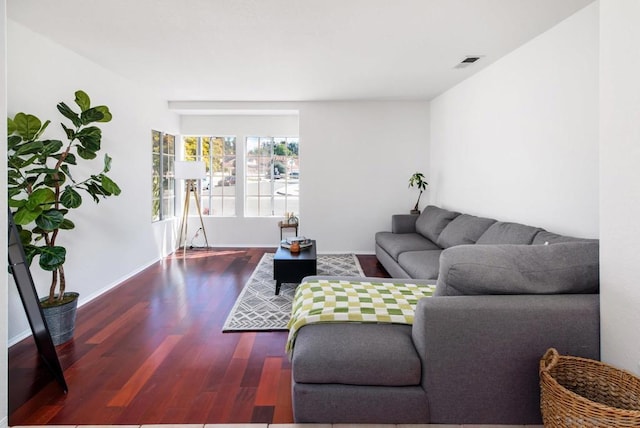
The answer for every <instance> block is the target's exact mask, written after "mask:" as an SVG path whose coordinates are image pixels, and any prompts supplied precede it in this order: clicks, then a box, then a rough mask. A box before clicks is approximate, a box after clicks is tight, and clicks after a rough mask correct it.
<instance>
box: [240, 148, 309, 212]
mask: <svg viewBox="0 0 640 428" xmlns="http://www.w3.org/2000/svg"><path fill="white" fill-rule="evenodd" d="M299 147H300V145H299V142H298V138H297V137H248V138H247V139H246V153H247V157H246V177H247V183H246V199H245V200H246V203H245V214H246V216H247V217H262V216H279V217H282V216H284V215H285V213H288V212H293V213H299V212H300V211H299V210H300V195H299V192H300V190H299V179H300V162H299V158H298V151H299Z"/></svg>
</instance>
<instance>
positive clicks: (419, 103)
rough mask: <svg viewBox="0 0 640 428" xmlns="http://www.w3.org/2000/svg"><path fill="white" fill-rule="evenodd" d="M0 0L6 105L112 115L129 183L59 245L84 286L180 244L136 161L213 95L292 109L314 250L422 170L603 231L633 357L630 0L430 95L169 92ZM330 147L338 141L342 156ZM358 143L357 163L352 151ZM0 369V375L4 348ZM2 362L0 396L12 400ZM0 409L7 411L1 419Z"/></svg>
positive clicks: (441, 182) (521, 208)
mask: <svg viewBox="0 0 640 428" xmlns="http://www.w3.org/2000/svg"><path fill="white" fill-rule="evenodd" d="M8 3H9V4H8V5H7V6H8V9H9V13H8V19H7V20H6V26H5V28H6V31H7V34H6V45H7V46H6V55H5V58H6V59H5V67H3V69H6V70H5V71H4V72H6V80H7V91H6V95H5V96H6V111H4V110H3V113H4V114H3V116H2V117H6V116H7V115H9V116H12V115H14V114H15V113H16V112H19V111H25V112H33V113H37V114H39V115H40V116H42V117H49V118H55V117H56V115H57V112H56V110H55V105H56V103H57V102H59V101H61V100H63V99H65V100H67V101H70V97H71V96H72V94H73V92H74V91H75V90H77V89H83V90H85V91H87V92H88V93H89V94H90V95H91V96H92V98H93V99H95V100H96V101H99V102H100V103H104V104H107V105H109V106H110V108H111V110H112V112H113V114H114V121H113V122H112V123H111V124H109V125H108V126H107V127H106V128H105V147H106V151H107V152H109V154H110V155H111V156H112V157H113V159H114V162H113V172H114V175H115V176H116V177H117V178H118V181H119V182H120V183H121V184H122V186H121V187H122V188H123V193H122V195H121V196H120V197H119V198H117V199H114V200H112V201H108V202H107V203H104V204H101V205H100V207H99V209H98V208H97V207H93V206H87V207H84V208H85V210H84V212H85V214H86V217H84V218H83V219H78V220H77V225H78V228H79V229H80V228H82V229H83V233H82V239H81V240H80V241H81V242H73V243H69V248H70V250H69V251H70V252H77V251H81V252H83V253H84V254H85V255H91V256H92V257H86V258H85V259H83V261H82V262H79V261H78V262H74V261H73V260H70V261H69V271H74V276H73V277H71V278H70V281H73V282H74V284H76V288H79V291H80V292H81V294H82V296H83V299H84V301H89V300H91V299H92V298H94V297H96V296H99V295H100V294H101V293H103V292H104V291H106V290H108V289H110V288H112V287H113V286H115V285H117V284H119V283H120V282H122V281H123V280H124V279H126V278H128V277H130V276H132V275H134V274H135V273H137V272H139V271H141V270H142V269H144V268H145V267H147V266H149V265H151V264H153V263H155V262H156V261H157V260H159V259H160V258H162V257H164V256H166V255H167V254H168V253H170V252H171V251H172V250H173V245H174V243H175V232H174V230H175V227H176V225H175V222H174V221H165V222H160V223H151V221H150V206H151V201H150V192H149V183H148V180H146V178H145V177H147V173H145V172H144V171H148V168H150V130H151V129H160V130H162V131H164V132H169V133H175V134H176V135H180V134H181V133H184V132H185V123H186V122H188V121H189V120H190V119H188V117H189V116H193V115H194V114H195V115H202V114H203V113H202V112H205V111H207V110H218V111H219V110H226V109H227V110H228V109H235V110H237V109H241V110H252V111H255V110H256V109H258V110H269V111H271V112H272V115H274V117H278V114H277V113H278V112H283V111H286V112H291V111H295V112H296V114H297V116H298V120H299V135H300V140H301V144H302V149H301V150H302V151H303V154H302V155H301V156H302V158H303V159H302V161H301V162H302V163H303V166H302V168H303V173H302V174H303V179H302V180H301V192H302V193H303V194H304V195H308V196H307V197H306V198H305V199H304V200H303V202H302V204H301V212H300V217H301V227H302V231H303V233H304V234H307V235H310V236H313V237H315V238H316V239H319V238H321V246H322V251H326V252H341V251H345V252H354V253H358V254H371V253H372V252H373V233H375V232H376V231H378V230H383V229H388V228H389V225H388V222H389V218H390V216H391V214H394V213H397V212H404V211H407V212H408V210H409V209H410V208H411V206H412V201H413V199H414V196H415V193H413V192H412V191H411V190H410V189H407V186H406V182H407V179H408V177H409V176H410V175H411V174H412V173H413V172H415V171H416V170H421V171H424V172H425V173H427V178H428V182H429V190H428V193H427V194H426V198H425V202H429V203H431V204H435V205H440V206H445V207H448V208H452V209H457V210H461V211H464V212H468V213H472V214H475V215H481V216H492V217H496V218H499V219H501V220H505V221H518V222H522V223H527V224H534V225H539V226H541V227H545V228H548V229H549V230H552V231H555V232H559V233H566V234H570V235H576V236H581V237H599V239H600V242H601V295H602V297H601V319H602V358H603V360H604V361H607V362H610V363H612V364H615V365H617V366H620V367H622V368H625V369H627V370H630V371H632V372H634V373H638V370H640V368H639V367H638V364H639V362H640V348H639V346H640V345H638V343H637V341H634V340H629V338H633V337H635V331H636V329H637V328H636V327H637V325H639V323H640V318H639V315H638V311H637V306H638V303H640V294H639V292H638V291H637V287H634V286H633V285H634V279H635V277H636V274H637V273H638V268H637V267H636V266H637V263H636V262H635V257H634V256H635V255H636V254H637V253H638V251H637V250H638V244H637V242H638V239H637V238H638V236H637V235H638V232H637V228H635V227H634V225H635V223H634V222H633V219H635V218H637V215H636V214H638V211H640V205H639V204H638V203H637V201H636V200H635V198H633V197H632V195H633V194H634V193H635V192H634V191H635V190H637V187H638V186H640V184H638V183H640V180H638V178H640V177H638V175H639V174H640V173H638V172H637V171H638V170H637V167H636V165H637V162H636V161H637V159H638V157H639V156H640V154H639V153H638V150H637V149H636V148H635V146H633V145H632V143H633V142H637V140H638V137H639V136H640V135H639V134H638V125H637V111H638V107H639V106H638V100H637V97H634V95H633V94H637V93H638V90H639V89H640V88H638V85H639V84H638V82H637V78H633V77H635V76H637V75H638V71H640V63H639V62H638V58H637V56H635V57H634V56H633V52H636V51H637V43H638V37H639V32H638V30H637V28H634V25H635V24H634V23H635V22H637V20H638V14H639V13H640V11H639V10H638V6H637V5H636V4H635V3H634V2H632V1H629V2H622V1H620V2H606V1H596V2H583V4H584V6H585V7H584V8H576V10H577V9H579V10H577V12H576V13H575V14H572V15H571V16H568V17H566V20H562V22H560V23H559V24H558V25H556V26H553V27H552V28H550V29H549V30H548V31H544V32H542V34H540V35H538V36H537V37H532V38H531V40H530V41H527V42H526V43H524V42H523V43H522V45H521V46H520V47H518V48H517V49H515V50H513V51H512V52H511V53H508V54H507V55H505V56H504V57H502V58H500V59H497V58H496V59H495V62H494V63H492V64H490V65H489V66H487V67H486V68H485V69H483V70H481V71H479V72H478V73H476V74H474V75H473V76H470V77H469V78H468V79H466V80H464V81H462V82H461V83H459V84H458V85H456V86H454V87H452V88H450V89H448V90H447V91H445V92H444V93H442V94H440V95H438V96H436V97H433V98H425V99H413V100H391V101H386V100H385V101H381V100H370V99H360V100H350V101H346V100H322V101H285V100H282V101H272V100H273V98H271V101H262V102H257V101H242V100H238V101H235V102H221V101H207V100H194V101H190V102H189V103H182V102H180V103H178V102H177V101H184V100H180V99H176V98H174V100H176V102H174V103H167V99H162V98H157V97H156V96H155V95H154V94H153V93H150V92H149V91H148V90H146V89H143V88H141V86H140V85H139V84H138V83H136V82H132V81H130V80H128V79H126V78H124V77H122V76H121V75H120V74H118V73H117V72H114V71H112V70H108V69H105V68H104V67H102V66H100V65H99V64H98V63H97V62H95V61H92V60H90V59H87V58H86V57H84V56H82V55H80V54H78V53H76V52H74V51H73V50H71V49H70V48H68V47H65V46H64V45H61V44H59V43H57V42H54V41H52V40H51V39H49V38H47V37H45V36H42V35H40V34H38V33H37V32H36V31H34V30H33V29H30V28H29V27H28V26H26V25H24V24H23V23H19V22H17V21H15V20H14V19H12V16H11V13H10V11H11V7H12V6H13V5H12V4H11V2H8ZM3 9H4V8H3ZM3 45H4V44H3ZM514 48H515V46H514ZM468 53H473V52H468ZM156 60H157V59H156ZM458 60H459V59H458ZM481 61H482V59H481ZM168 62H169V63H171V61H168ZM34 64H36V66H34ZM453 65H454V64H452V65H451V66H452V67H453ZM454 71H456V72H457V71H458V70H452V72H454ZM463 72H464V71H463ZM470 74H471V73H470ZM632 76H633V77H632ZM167 84H168V85H170V82H168V83H167ZM2 104H3V108H4V104H5V103H2ZM189 110H190V111H189ZM54 123H55V122H54ZM212 132H215V130H214V131H212ZM4 147H6V145H4ZM395 147H399V148H400V149H395V150H394V148H395ZM336 152H340V153H343V154H344V155H345V156H343V157H340V158H339V159H338V160H336V158H335V156H333V154H335V153H336ZM363 154H366V157H364V159H365V161H364V162H358V161H356V159H358V158H357V157H358V156H362V155H363ZM141 168H142V173H141V172H140V171H141ZM327 169H330V170H331V171H340V173H339V174H336V176H334V177H332V178H330V179H331V180H334V181H333V183H335V185H332V186H331V192H327V191H326V188H327V187H326V186H327V180H326V179H325V175H326V174H325V172H326V171H327ZM332 175H333V174H332ZM141 177H143V178H142V179H141ZM362 177H366V179H365V180H363V179H362ZM344 183H349V186H344V185H343V184H344ZM141 201H142V202H141ZM3 213H4V211H3ZM278 220H279V219H251V221H250V220H249V219H211V218H210V219H207V225H208V227H210V230H208V234H209V236H210V239H211V241H210V242H211V245H213V246H238V247H242V246H265V245H270V246H274V244H273V243H274V240H275V239H276V238H275V236H277V231H276V227H277V226H276V224H275V223H276V222H277V221H278ZM4 221H6V218H4V217H3V222H4ZM240 222H242V223H240ZM92 224H100V225H101V226H100V227H92V226H91V225H92ZM240 224H241V225H242V227H240ZM223 230H234V231H235V230H237V233H235V234H234V235H233V236H230V235H227V236H225V235H224V234H223V233H222V232H218V231H223ZM232 239H233V240H232ZM88 243H89V244H92V245H87V244H88ZM97 243H99V245H98V244H97ZM123 243H126V245H123ZM87 259H88V260H87ZM105 260H108V262H105ZM36 279H38V276H37V275H36ZM7 288H8V290H9V292H8V296H7V295H4V294H2V296H1V297H0V306H2V307H3V308H4V307H7V308H8V311H7V312H8V320H7V321H5V322H4V323H3V324H2V326H1V327H0V338H2V339H5V340H6V341H7V343H9V344H13V343H15V342H16V341H18V340H20V339H21V338H22V337H25V335H28V334H29V330H28V325H27V322H26V319H25V317H24V315H23V313H22V309H21V307H20V302H19V298H18V296H17V292H16V290H15V289H14V288H13V287H12V286H11V285H10V284H7ZM39 291H42V290H39ZM0 369H2V372H3V373H6V356H4V357H3V359H2V361H1V362H0ZM4 376H5V375H3V378H2V383H0V384H1V385H3V388H2V390H3V392H2V393H0V401H2V402H7V400H3V398H5V397H3V395H2V394H5V393H6V392H5V391H6V389H7V388H6V377H4ZM5 412H6V410H5V409H3V410H2V413H0V420H2V421H3V423H4V425H6V423H7V419H6V413H5Z"/></svg>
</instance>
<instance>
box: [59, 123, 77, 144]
mask: <svg viewBox="0 0 640 428" xmlns="http://www.w3.org/2000/svg"><path fill="white" fill-rule="evenodd" d="M60 125H61V126H62V129H64V133H65V134H67V139H68V140H69V141H71V140H73V139H74V138H75V136H76V131H75V130H73V129H71V128H67V127H66V126H65V124H64V123H61V124H60Z"/></svg>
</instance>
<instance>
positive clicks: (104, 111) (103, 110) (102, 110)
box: [94, 106, 113, 123]
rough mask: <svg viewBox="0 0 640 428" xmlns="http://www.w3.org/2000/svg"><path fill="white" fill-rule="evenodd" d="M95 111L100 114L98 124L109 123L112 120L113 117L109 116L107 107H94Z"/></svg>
mask: <svg viewBox="0 0 640 428" xmlns="http://www.w3.org/2000/svg"><path fill="white" fill-rule="evenodd" d="M94 108H95V109H96V110H98V111H99V112H100V113H102V119H100V120H99V121H98V122H103V123H106V122H110V121H111V119H113V116H112V115H111V112H110V111H109V107H107V106H98V107H94Z"/></svg>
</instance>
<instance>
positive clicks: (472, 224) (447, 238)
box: [437, 214, 496, 248]
mask: <svg viewBox="0 0 640 428" xmlns="http://www.w3.org/2000/svg"><path fill="white" fill-rule="evenodd" d="M495 222H496V220H494V219H491V218H484V217H476V216H473V215H469V214H460V215H459V216H458V217H456V218H454V219H453V220H452V221H451V222H450V223H449V224H448V225H447V226H446V227H445V228H444V230H443V231H442V233H440V236H439V237H438V242H437V244H438V245H439V246H440V247H442V248H449V247H453V246H454V245H465V244H475V243H476V241H477V240H478V238H480V236H481V235H482V234H483V233H484V232H485V231H486V230H487V229H488V228H489V226H491V225H492V224H493V223H495Z"/></svg>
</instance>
